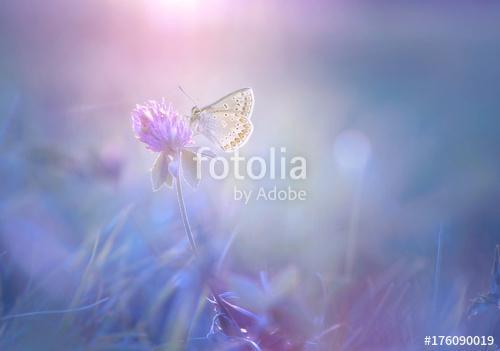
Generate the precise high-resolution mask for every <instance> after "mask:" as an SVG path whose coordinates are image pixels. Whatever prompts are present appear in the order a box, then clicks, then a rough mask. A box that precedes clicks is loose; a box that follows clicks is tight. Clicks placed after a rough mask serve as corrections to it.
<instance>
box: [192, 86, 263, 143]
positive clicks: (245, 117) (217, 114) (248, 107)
mask: <svg viewBox="0 0 500 351" xmlns="http://www.w3.org/2000/svg"><path fill="white" fill-rule="evenodd" d="M253 105H254V97H253V91H252V89H251V88H243V89H239V90H236V91H234V92H232V93H230V94H228V95H226V96H224V97H222V98H221V99H219V100H217V101H216V102H214V103H213V104H211V105H208V106H206V107H203V108H198V107H197V106H195V107H193V109H192V111H191V119H190V122H191V127H192V129H193V130H194V131H195V132H196V133H200V134H203V135H205V136H206V137H207V138H209V139H210V140H211V141H212V142H214V143H215V144H217V145H218V146H219V147H220V148H221V149H222V150H223V151H226V152H231V151H234V150H236V149H239V148H240V147H242V146H243V145H244V144H245V143H246V142H247V141H248V139H249V138H250V135H251V134H252V131H253V124H252V122H251V121H250V118H251V116H252V111H253Z"/></svg>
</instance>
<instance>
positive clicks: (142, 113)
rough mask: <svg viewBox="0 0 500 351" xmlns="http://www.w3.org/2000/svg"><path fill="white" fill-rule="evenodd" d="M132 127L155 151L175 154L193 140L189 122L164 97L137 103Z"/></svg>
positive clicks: (137, 135) (133, 113) (139, 137)
mask: <svg viewBox="0 0 500 351" xmlns="http://www.w3.org/2000/svg"><path fill="white" fill-rule="evenodd" d="M132 128H133V129H134V132H135V135H136V137H137V139H139V140H140V141H142V142H143V143H144V144H146V145H147V146H146V147H147V148H148V149H150V150H152V151H155V152H166V153H168V154H170V155H175V154H176V153H177V152H179V151H180V150H181V149H182V148H183V147H185V146H188V145H190V144H192V142H193V141H192V136H193V132H192V131H191V128H190V127H189V122H188V121H187V120H186V119H185V118H183V117H181V116H180V115H179V114H178V113H177V111H175V110H174V108H173V106H172V104H170V103H167V102H166V101H165V100H164V99H162V101H161V102H156V101H153V100H151V101H148V102H147V103H146V104H145V105H142V106H141V105H137V106H136V108H135V109H134V110H133V111H132Z"/></svg>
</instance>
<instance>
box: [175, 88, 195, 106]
mask: <svg viewBox="0 0 500 351" xmlns="http://www.w3.org/2000/svg"><path fill="white" fill-rule="evenodd" d="M179 90H180V91H182V93H183V94H184V95H185V96H186V97H187V98H188V99H189V100H191V101H192V102H193V103H194V104H195V105H197V103H196V101H195V99H193V98H192V97H191V95H189V94H188V93H186V92H185V91H184V89H182V87H181V86H180V85H179Z"/></svg>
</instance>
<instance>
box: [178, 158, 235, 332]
mask: <svg viewBox="0 0 500 351" xmlns="http://www.w3.org/2000/svg"><path fill="white" fill-rule="evenodd" d="M177 157H178V159H179V166H178V169H177V177H176V178H175V188H176V190H177V200H178V202H179V209H180V212H181V217H182V223H183V224H184V230H185V232H186V236H187V237H188V239H189V243H190V244H191V249H192V250H193V254H194V256H195V257H196V258H197V259H198V247H197V246H196V242H195V241H194V236H193V232H192V231H191V226H190V225H189V219H188V216H187V211H186V205H185V204H184V196H183V195H182V185H181V179H182V177H181V174H182V166H181V161H180V160H181V158H180V153H179V154H178V156H177ZM208 288H209V290H210V293H211V294H212V295H213V299H214V300H215V301H216V303H217V305H218V307H219V309H220V311H222V312H223V313H225V314H226V315H227V316H228V317H229V318H230V320H231V321H232V322H233V323H234V325H235V326H236V327H237V330H238V332H239V333H241V332H240V329H239V326H238V323H237V322H236V319H235V318H234V316H233V314H232V313H231V311H229V309H227V308H226V307H225V306H224V303H223V301H221V299H220V297H219V295H218V294H217V292H216V289H215V288H214V287H213V286H212V284H210V283H208Z"/></svg>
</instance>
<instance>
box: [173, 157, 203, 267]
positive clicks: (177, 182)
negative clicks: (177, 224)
mask: <svg viewBox="0 0 500 351" xmlns="http://www.w3.org/2000/svg"><path fill="white" fill-rule="evenodd" d="M181 172H182V166H181V162H180V155H179V167H178V171H177V177H176V178H175V188H176V190H177V201H178V202H179V210H180V212H181V217H182V224H183V225H184V231H185V232H186V236H187V237H188V239H189V244H190V245H191V249H192V250H193V254H194V255H195V256H196V257H197V256H198V247H197V246H196V242H195V241H194V236H193V232H192V231H191V226H190V225H189V219H188V216H187V211H186V205H185V204H184V196H183V195H182V185H181V178H182V177H181Z"/></svg>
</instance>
